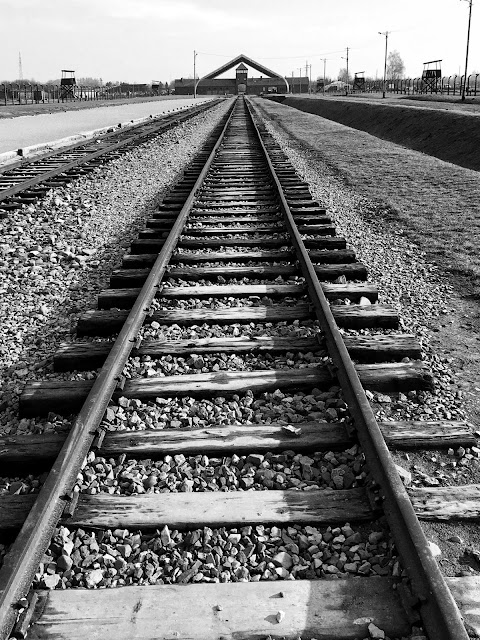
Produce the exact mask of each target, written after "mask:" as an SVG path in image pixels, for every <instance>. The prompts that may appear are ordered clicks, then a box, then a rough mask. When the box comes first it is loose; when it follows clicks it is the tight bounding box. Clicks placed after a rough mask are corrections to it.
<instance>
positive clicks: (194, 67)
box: [193, 51, 198, 99]
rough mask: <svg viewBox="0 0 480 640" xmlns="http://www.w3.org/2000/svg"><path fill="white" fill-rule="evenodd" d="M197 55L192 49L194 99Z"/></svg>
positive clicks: (195, 95) (194, 94) (194, 93)
mask: <svg viewBox="0 0 480 640" xmlns="http://www.w3.org/2000/svg"><path fill="white" fill-rule="evenodd" d="M197 56H198V53H197V52H196V51H194V52H193V98H194V99H196V97H197V68H196V62H197Z"/></svg>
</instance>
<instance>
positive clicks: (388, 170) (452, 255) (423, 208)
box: [258, 100, 480, 296]
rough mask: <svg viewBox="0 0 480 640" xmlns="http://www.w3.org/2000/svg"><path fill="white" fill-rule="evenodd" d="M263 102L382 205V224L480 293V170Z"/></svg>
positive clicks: (297, 136) (296, 137)
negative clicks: (390, 226)
mask: <svg viewBox="0 0 480 640" xmlns="http://www.w3.org/2000/svg"><path fill="white" fill-rule="evenodd" d="M258 104H259V105H260V106H261V108H262V109H264V110H265V111H266V112H267V113H268V115H269V117H271V118H272V119H273V120H274V121H275V122H276V123H277V124H278V125H279V126H280V127H281V128H282V129H283V130H284V131H285V132H286V133H287V134H288V135H289V136H290V137H292V138H293V139H294V140H296V141H297V142H299V143H300V144H301V145H304V146H305V147H307V148H308V149H310V150H311V151H314V152H315V153H317V154H318V157H319V159H322V160H323V161H325V162H326V163H327V165H328V166H329V167H331V168H332V169H334V170H335V171H336V172H338V174H339V175H340V176H341V177H342V178H343V179H344V180H345V181H346V182H347V183H348V184H349V185H351V186H352V187H354V188H355V189H357V190H358V191H359V192H360V193H361V194H362V195H364V196H365V197H368V198H370V199H373V200H375V201H377V202H379V203H380V204H381V205H382V206H381V207H380V208H379V211H382V214H381V215H382V217H383V220H382V218H379V220H378V222H379V224H380V223H382V224H383V223H384V222H385V220H386V221H387V222H388V221H390V222H393V221H398V223H399V224H400V225H401V227H402V228H403V230H404V231H405V233H407V234H408V235H409V236H410V238H411V239H412V241H413V242H415V243H416V244H418V246H419V247H420V248H421V249H422V250H424V251H425V252H426V253H427V255H428V256H429V258H430V259H431V260H433V261H435V262H436V263H437V264H438V265H439V266H440V267H441V268H443V269H445V270H447V271H450V272H452V273H454V274H457V275H460V276H462V277H466V278H467V279H468V282H465V281H463V282H462V283H461V286H462V287H463V286H464V285H472V291H471V293H474V294H475V295H476V296H480V250H479V247H480V173H479V172H477V171H472V170H469V169H464V168H462V167H459V166H457V165H454V164H450V163H447V162H443V161H442V160H439V159H437V158H434V157H432V156H429V155H425V154H423V153H418V152H417V151H412V150H410V149H406V148H404V147H402V146H400V145H397V144H393V143H390V142H387V141H385V140H381V139H379V138H376V137H374V136H372V135H369V134H368V133H364V132H363V131H358V130H356V129H352V128H349V127H346V126H344V125H341V124H338V123H336V122H332V121H330V120H326V119H324V118H321V117H318V116H316V115H312V114H309V113H304V112H301V111H298V110H297V109H293V108H291V107H288V106H285V105H283V104H278V103H274V102H270V101H267V100H259V101H258ZM466 120H468V119H466ZM473 120H475V121H476V120H477V118H473ZM479 153H480V150H479ZM379 215H380V214H379Z"/></svg>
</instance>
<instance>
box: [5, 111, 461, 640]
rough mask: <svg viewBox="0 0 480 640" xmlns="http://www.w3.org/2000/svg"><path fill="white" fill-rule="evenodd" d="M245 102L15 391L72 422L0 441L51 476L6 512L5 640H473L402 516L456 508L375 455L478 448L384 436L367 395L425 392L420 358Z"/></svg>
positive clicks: (24, 463)
mask: <svg viewBox="0 0 480 640" xmlns="http://www.w3.org/2000/svg"><path fill="white" fill-rule="evenodd" d="M250 108H251V107H250V106H249V105H248V103H247V102H246V101H244V100H243V99H239V100H237V101H236V102H235V104H234V106H233V108H232V112H231V114H230V115H229V117H228V121H226V122H223V123H222V125H221V127H219V130H218V131H217V132H216V136H219V137H218V140H216V141H215V140H212V141H211V143H210V147H209V148H208V149H207V150H205V152H204V153H202V154H200V155H199V156H198V158H197V159H196V161H195V162H194V164H193V165H192V166H191V167H190V168H189V169H188V170H187V171H186V172H185V174H184V180H183V181H182V182H181V183H179V184H178V185H177V187H176V188H175V189H174V190H173V191H172V192H171V194H170V195H169V196H167V197H166V198H165V199H164V201H163V204H161V205H160V207H159V211H158V213H157V214H155V216H154V217H153V218H152V219H151V220H149V221H148V223H147V228H146V229H145V231H143V232H142V233H141V234H140V237H139V239H138V240H137V241H135V242H134V243H133V244H132V246H131V251H130V253H129V254H128V255H126V256H125V258H124V262H123V265H122V268H120V269H118V270H117V271H115V272H114V273H113V274H112V277H111V282H110V288H109V289H108V290H105V291H103V292H101V293H100V295H99V298H98V310H97V311H87V312H85V313H84V314H83V315H82V316H81V318H80V320H79V323H78V327H77V336H78V340H77V341H76V342H73V343H69V344H65V345H62V347H61V348H60V349H59V350H58V351H57V353H56V354H55V357H54V365H55V370H56V372H57V374H58V376H57V378H56V379H53V380H47V381H31V382H29V383H27V384H26V386H25V389H24V392H23V394H22V396H21V399H20V412H21V415H22V416H23V417H26V418H28V417H32V418H34V417H38V416H48V415H50V416H52V420H53V419H54V415H53V414H61V415H65V416H66V415H69V414H72V413H75V412H78V415H77V417H76V419H75V421H74V423H73V425H72V427H71V429H70V431H69V433H68V435H67V436H65V435H62V434H60V433H58V434H49V435H47V434H43V435H41V436H35V435H31V436H15V437H12V438H2V439H1V440H0V461H1V462H2V465H3V466H4V468H5V469H8V468H11V469H15V475H18V469H19V468H22V470H25V473H28V472H29V470H31V472H32V473H35V469H40V470H41V469H44V468H45V465H52V466H51V471H50V473H49V475H48V477H47V478H46V479H45V481H44V482H43V485H42V487H41V489H40V492H39V493H38V494H29V495H14V496H6V497H5V496H3V497H0V498H1V499H0V514H1V516H2V518H1V524H0V528H1V529H2V530H3V531H4V533H8V532H13V533H15V532H18V531H19V533H18V534H17V535H16V538H15V541H14V542H13V543H12V546H11V547H10V550H9V553H8V554H7V555H6V557H5V559H4V564H3V567H2V568H1V569H0V596H1V597H0V625H1V626H0V628H1V630H2V631H1V634H2V636H1V637H2V638H7V637H8V635H9V633H10V632H11V630H12V629H13V634H14V637H29V638H56V639H57V638H69V639H73V638H79V639H80V638H85V637H94V638H95V637H100V636H101V637H102V638H122V639H123V638H125V640H126V639H127V638H132V637H139V638H140V637H141V638H173V637H175V638H199V639H200V638H221V637H223V638H261V637H267V636H272V637H279V638H280V637H282V638H283V637H285V638H298V637H301V638H304V639H307V638H324V639H326V638H335V639H337V640H340V639H346V638H351V639H353V638H360V637H362V638H364V637H382V635H381V632H380V630H383V631H384V632H385V633H386V635H387V636H388V637H390V638H399V637H405V636H408V635H409V634H410V633H411V632H412V629H413V630H414V631H415V629H416V627H417V626H418V625H423V627H424V628H425V630H426V632H427V633H428V637H429V638H431V639H433V638H435V640H437V639H440V640H443V639H450V640H453V639H455V640H457V639H461V638H467V637H468V633H467V631H466V629H465V625H464V620H463V619H462V614H463V615H464V616H466V617H467V618H468V624H470V623H471V616H470V617H468V615H467V614H468V611H467V610H466V609H468V607H463V608H462V614H461V613H460V610H459V608H458V606H457V603H456V600H455V598H456V599H457V601H458V602H460V603H461V604H465V602H464V601H468V602H470V605H471V593H472V590H473V585H474V583H473V582H472V580H471V579H470V578H459V579H449V580H448V582H447V581H446V580H445V579H444V578H443V577H442V575H441V573H440V571H439V568H438V566H437V564H436V561H435V559H434V558H433V556H432V554H431V551H430V549H429V546H428V543H427V540H426V539H425V536H424V534H423V532H422V529H421V527H420V524H419V521H418V519H417V515H419V516H420V517H422V514H423V516H425V512H426V511H429V512H430V515H431V512H432V508H433V506H434V505H435V507H436V508H437V509H438V510H440V511H441V510H442V509H445V508H446V506H445V505H446V504H447V502H445V500H448V497H447V498H445V497H439V495H434V494H435V491H433V492H432V490H430V491H425V492H424V493H423V494H422V490H419V489H417V490H416V494H415V496H414V497H413V498H412V497H411V496H409V494H408V493H407V491H406V489H405V488H404V486H403V484H402V481H401V479H400V477H399V475H398V471H397V468H396V467H395V465H394V464H393V461H392V459H391V456H390V453H389V450H388V448H387V445H389V446H396V447H399V448H409V447H412V446H417V445H419V444H420V445H421V446H424V447H429V446H430V447H442V446H443V447H445V446H455V445H456V446H458V445H460V444H462V445H469V444H472V443H473V442H474V439H473V437H472V435H471V433H470V431H469V429H468V428H467V426H466V425H465V424H462V423H450V424H449V423H438V422H435V423H429V422H422V423H399V422H389V423H382V424H377V422H376V421H375V418H374V416H373V413H372V411H371V408H370V406H369V403H368V401H367V399H366V396H365V393H364V391H363V387H362V385H363V386H364V387H367V388H369V389H375V390H382V391H408V390H412V389H428V388H430V387H431V384H432V383H431V377H430V376H429V374H428V371H426V370H425V368H424V367H423V365H422V363H421V361H420V357H421V351H420V347H419V344H418V342H417V341H416V339H415V337H414V336H411V335H405V334H401V333H394V332H392V331H391V330H392V329H395V328H397V327H398V322H399V318H398V315H397V314H396V312H395V311H394V310H393V309H392V308H390V307H387V306H384V305H381V304H378V302H377V299H378V291H377V289H376V287H375V286H374V285H373V284H371V283H369V282H367V280H366V277H367V272H366V269H365V267H364V266H363V265H362V264H361V263H359V262H358V261H357V260H356V258H355V254H354V252H353V251H351V250H350V249H348V248H347V247H346V243H345V240H344V239H342V238H339V237H337V236H336V235H335V227H334V225H333V223H332V220H331V219H330V218H329V216H328V214H327V212H326V211H325V209H324V208H323V207H321V206H320V205H319V204H318V203H317V202H315V201H313V200H312V198H311V196H310V194H309V191H308V188H307V187H306V185H305V184H304V183H303V182H302V181H301V180H300V179H299V177H298V176H297V175H296V173H295V172H294V170H293V168H292V167H291V165H290V164H289V162H288V160H287V158H286V157H285V155H284V154H283V153H282V151H281V150H280V149H279V148H278V147H277V146H276V144H275V143H274V141H273V139H272V138H271V137H269V135H268V134H267V132H266V130H265V128H264V127H263V126H262V125H261V124H260V125H258V124H255V118H254V117H253V118H252V117H251V116H250V115H249V109H250ZM339 328H341V329H342V330H344V331H345V335H344V337H342V334H341V332H340V331H339ZM362 329H364V330H365V329H368V333H367V332H365V331H364V332H363V333H362V332H361V331H360V330H362ZM352 359H353V360H352ZM82 372H84V373H82ZM86 373H88V374H89V375H85V374H86ZM89 378H90V379H89ZM467 493H468V492H467ZM427 501H428V504H427V505H425V503H426V502H427ZM422 505H423V506H422ZM452 508H453V507H452ZM52 536H53V537H52ZM32 584H33V588H31V585H32ZM109 586H118V587H120V586H122V587H123V588H121V589H109V588H102V587H109ZM85 587H87V589H85ZM419 633H420V632H419ZM375 634H378V635H375ZM417 635H418V633H417Z"/></svg>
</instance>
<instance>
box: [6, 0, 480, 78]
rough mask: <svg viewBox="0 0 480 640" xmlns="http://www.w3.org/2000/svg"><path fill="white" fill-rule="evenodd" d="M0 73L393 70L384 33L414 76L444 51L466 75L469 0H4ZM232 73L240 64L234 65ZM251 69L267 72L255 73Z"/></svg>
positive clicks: (477, 58)
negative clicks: (244, 67)
mask: <svg viewBox="0 0 480 640" xmlns="http://www.w3.org/2000/svg"><path fill="white" fill-rule="evenodd" d="M0 25H1V27H2V29H1V37H0V80H4V79H10V80H13V79H15V78H17V77H18V54H19V51H20V52H21V56H22V64H23V76H24V78H35V79H36V80H37V81H39V82H44V81H47V80H49V79H53V78H58V77H59V76H60V69H63V68H67V69H75V71H76V75H77V77H87V76H88V77H98V78H100V77H101V78H102V79H103V81H104V82H106V81H108V80H112V81H115V80H124V81H128V82H139V83H140V82H151V80H161V81H163V82H164V81H165V80H168V81H170V80H172V79H174V78H178V77H182V76H183V77H188V76H189V75H193V51H194V50H197V51H198V52H199V55H198V57H197V71H198V73H199V75H200V76H202V75H204V74H206V73H209V72H210V71H212V70H213V69H216V68H217V67H219V66H220V65H222V64H224V63H225V62H228V60H229V59H231V58H234V57H235V56H237V55H239V54H240V53H244V54H246V55H247V56H249V57H251V58H253V59H254V60H257V61H259V62H261V63H263V64H264V65H265V66H267V67H268V68H270V69H272V70H274V71H276V72H278V73H281V74H283V75H291V73H292V71H294V72H295V75H298V73H299V70H298V68H299V67H301V66H303V68H304V69H305V63H306V61H307V60H308V62H309V63H310V64H311V65H312V77H317V76H319V75H322V74H323V62H322V61H321V58H327V63H326V66H327V75H330V76H332V77H336V75H337V74H338V71H339V69H340V68H341V67H344V66H345V60H343V59H342V56H346V47H349V48H350V52H349V69H350V71H351V72H352V73H353V72H356V71H365V73H366V74H367V75H372V76H375V75H376V74H378V76H379V77H381V76H382V75H383V58H384V47H385V38H384V37H382V36H380V35H379V34H378V32H379V31H386V30H388V31H390V32H391V33H390V35H389V39H388V45H389V50H390V51H391V50H393V49H396V50H397V51H398V52H399V54H400V56H401V57H402V59H403V61H404V63H405V66H406V75H407V76H408V77H417V76H419V75H421V72H422V68H423V64H422V63H423V62H424V61H428V60H434V59H437V58H442V59H443V62H442V73H443V75H450V74H453V73H459V70H460V71H461V73H463V69H464V63H465V45H466V35H467V25H468V1H467V0H364V1H363V2H361V1H360V0H297V1H296V2H294V1H293V0H243V1H238V0H237V1H231V0H0ZM474 69H475V70H477V71H480V2H477V3H476V5H474V6H473V10H472V28H471V39H470V56H469V72H470V71H472V70H474ZM229 75H230V76H232V75H233V72H231V73H230V74H229ZM252 75H257V76H258V75H259V74H258V73H254V74H252Z"/></svg>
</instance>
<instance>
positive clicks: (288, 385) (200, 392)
mask: <svg viewBox="0 0 480 640" xmlns="http://www.w3.org/2000/svg"><path fill="white" fill-rule="evenodd" d="M334 381H335V379H334V378H332V376H331V374H330V372H329V371H328V369H327V368H326V367H322V368H316V369H296V370H295V369H290V370H289V369H281V370H270V371H238V372H227V371H222V372H218V373H201V374H191V375H181V376H165V377H161V378H138V379H136V380H128V381H127V382H126V383H125V386H124V388H123V390H122V391H121V392H118V391H117V392H115V394H114V398H118V397H120V396H125V397H129V398H140V399H145V400H146V399H152V398H156V397H170V396H177V395H180V396H185V395H189V396H190V395H191V396H199V397H202V396H210V395H212V394H222V395H229V396H231V395H232V394H234V393H242V392H244V391H246V390H247V389H251V390H252V391H253V392H254V393H262V392H264V391H271V390H275V389H277V388H283V389H302V388H305V387H307V386H310V387H318V386H323V387H325V386H330V385H331V384H333V382H334ZM92 385H93V381H91V380H76V381H75V380H67V381H45V382H30V383H27V384H26V386H25V388H24V390H23V392H22V394H21V396H20V406H19V411H20V413H21V414H22V416H27V415H29V416H32V415H35V416H38V415H47V414H48V413H49V412H50V411H56V412H57V413H61V414H63V415H68V414H70V413H72V412H74V411H78V410H79V408H80V407H81V405H82V403H83V402H84V401H85V399H86V397H87V395H88V393H89V391H90V389H91V387H92Z"/></svg>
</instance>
